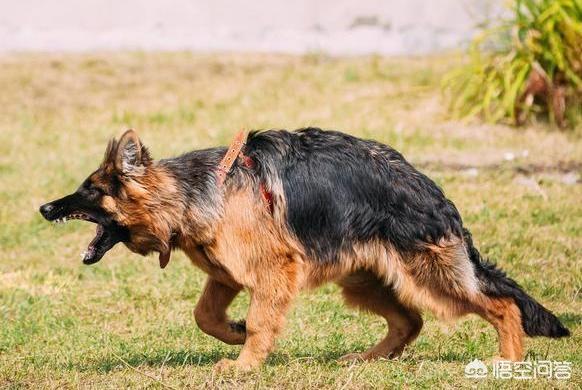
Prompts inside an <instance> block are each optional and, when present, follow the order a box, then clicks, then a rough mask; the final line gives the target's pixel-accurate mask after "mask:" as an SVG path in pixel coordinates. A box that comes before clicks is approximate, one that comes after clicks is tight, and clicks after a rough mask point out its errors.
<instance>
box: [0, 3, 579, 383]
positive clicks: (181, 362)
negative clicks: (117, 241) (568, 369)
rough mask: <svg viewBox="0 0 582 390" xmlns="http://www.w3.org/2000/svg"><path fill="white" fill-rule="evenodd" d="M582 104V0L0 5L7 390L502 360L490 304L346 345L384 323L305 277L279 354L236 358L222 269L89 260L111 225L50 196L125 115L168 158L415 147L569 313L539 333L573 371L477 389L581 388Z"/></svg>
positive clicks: (327, 375)
mask: <svg viewBox="0 0 582 390" xmlns="http://www.w3.org/2000/svg"><path fill="white" fill-rule="evenodd" d="M581 102H582V0H438V1H436V0H435V1H429V0H383V1H381V0H357V1H356V0H354V1H347V0H335V1H331V0H317V1H308V0H298V1H267V0H256V1H248V2H243V1H226V0H214V1H210V0H208V1H206V0H204V1H203V0H199V1H186V0H167V1H162V0H141V1H138V0H125V1H121V0H119V1H113V0H84V1H72V0H18V1H9V0H0V389H4V388H7V389H20V388H91V389H93V388H99V389H101V388H162V387H163V388H166V387H167V388H202V389H212V388H220V389H222V388H225V387H226V388H253V389H256V388H298V389H311V388H318V389H327V388H329V389H338V388H344V389H361V388H464V387H474V386H475V385H476V383H475V381H473V380H470V379H467V378H465V377H464V374H463V373H464V367H465V365H466V364H467V363H468V362H470V361H473V360H474V359H476V358H478V359H480V360H483V361H485V362H490V361H491V357H492V356H495V355H497V350H496V348H497V342H496V338H497V336H496V334H495V332H494V330H493V328H492V327H490V326H489V325H488V324H486V323H485V322H483V321H482V320H480V319H478V318H476V317H475V318H472V317H469V318H465V319H463V320H462V321H459V322H458V323H455V324H448V325H445V324H443V323H442V322H440V321H437V320H436V319H435V318H434V317H433V316H432V315H431V314H430V313H427V314H426V315H425V316H424V321H425V325H424V329H423V331H422V333H421V334H420V336H419V338H418V339H417V340H416V341H415V343H414V344H413V345H412V346H411V347H410V348H409V349H407V350H406V351H405V352H404V354H403V356H402V357H401V358H400V359H399V360H397V361H390V362H388V361H384V360H382V361H379V362H374V363H365V364H355V365H352V366H349V367H345V366H342V365H340V364H338V363H337V362H336V360H337V358H339V357H340V356H342V355H344V354H346V353H350V352H354V351H362V350H365V349H367V348H368V347H369V346H371V345H372V344H374V343H375V342H377V341H378V340H380V339H381V338H382V337H384V335H385V332H386V326H385V323H384V321H383V320H381V319H379V318H378V317H376V316H371V315H368V314H366V313H360V312H356V311H353V310H351V309H348V308H347V307H346V306H345V305H344V303H343V300H342V298H341V294H340V291H339V289H338V288H337V287H336V286H335V285H328V286H325V287H324V288H321V289H318V290H317V291H315V292H309V293H304V294H301V295H300V297H299V298H298V299H297V302H296V305H295V307H294V308H293V310H292V311H291V313H290V314H289V317H288V322H287V326H286V330H285V332H284V334H283V336H282V337H281V338H280V340H279V343H278V348H277V351H276V352H275V353H274V354H273V355H272V356H271V357H270V358H269V360H268V361H267V364H266V365H265V367H263V368H261V370H259V371H257V372H254V373H252V374H250V375H248V376H244V375H241V376H232V377H218V376H216V375H215V374H213V372H212V365H213V364H214V363H216V362H217V361H218V360H219V359H220V358H222V357H229V358H235V357H236V356H237V355H238V352H239V347H233V346H227V345H225V344H222V343H221V342H219V341H217V340H215V339H213V338H211V337H209V336H207V335H205V334H204V333H202V332H201V331H200V330H199V329H198V328H197V326H196V325H195V323H194V320H193V318H192V310H193V308H194V305H195V303H196V301H197V299H198V297H199V295H200V292H201V289H202V286H203V284H204V280H205V275H204V274H203V272H201V271H200V270H198V269H196V268H194V267H192V265H191V264H190V263H189V261H188V259H186V258H185V256H184V255H183V254H181V253H175V254H174V255H173V256H172V262H171V263H170V264H169V266H168V267H167V268H166V269H164V270H163V271H161V270H160V269H159V266H158V261H157V258H155V257H154V256H150V257H145V258H144V257H141V256H138V255H135V254H133V253H130V252H129V251H128V250H127V249H126V248H125V247H124V246H123V245H118V246H116V247H115V248H113V249H112V250H111V251H110V252H108V253H107V255H106V256H105V257H104V258H103V260H101V261H100V262H99V263H98V264H95V265H93V266H83V265H82V263H81V261H80V260H79V253H81V252H82V251H84V250H85V249H86V246H87V243H88V242H89V241H90V240H91V239H92V238H93V236H94V226H93V225H91V224H88V223H84V222H82V221H70V222H68V223H67V224H59V225H56V226H55V225H54V224H50V223H48V222H46V221H45V220H43V219H42V217H41V216H40V214H39V213H38V207H39V205H41V204H43V203H45V202H47V201H49V200H52V199H56V198H58V197H61V196H63V195H65V194H67V193H70V192H72V191H74V190H75V188H77V187H78V186H79V184H80V183H81V182H82V181H83V180H84V178H85V177H87V176H88V175H89V174H90V173H91V172H92V171H93V170H95V169H96V168H97V167H98V165H99V163H100V162H101V160H102V158H103V153H104V150H105V147H106V144H107V142H108V140H109V139H110V138H111V137H115V136H119V135H120V134H121V133H122V132H123V131H124V130H126V129H128V128H134V129H136V130H137V132H138V134H139V135H140V137H141V139H142V141H143V143H144V144H145V145H147V146H148V147H149V149H150V151H151V152H152V154H153V156H154V157H155V158H164V157H169V156H176V155H179V154H181V153H184V152H187V151H190V150H193V149H201V148H206V147H215V146H218V145H228V144H229V143H230V141H231V139H232V137H233V135H234V134H235V133H236V132H237V131H238V130H239V129H240V128H241V127H245V128H247V129H268V128H286V129H297V128H300V127H304V126H319V127H322V128H325V129H336V130H341V131H344V132H348V133H350V134H353V135H356V136H359V137H363V138H372V139H376V140H378V141H380V142H383V143H386V144H389V145H391V146H392V147H394V148H395V149H397V150H399V151H400V152H402V153H403V154H404V156H405V157H406V159H407V160H409V161H410V162H411V163H413V164H414V165H415V166H416V167H417V168H419V169H420V170H421V171H423V172H424V173H426V174H427V175H429V176H430V177H431V178H432V179H433V180H435V181H436V182H437V183H438V184H439V185H440V186H442V188H443V190H444V191H445V193H446V195H447V197H448V198H450V199H451V200H452V201H453V202H454V203H455V205H456V206H457V208H458V209H459V210H460V212H461V215H462V216H463V221H464V223H465V225H466V226H467V227H468V228H469V229H470V230H471V231H472V233H473V237H474V240H475V243H476V245H477V246H478V247H479V249H480V251H481V253H482V254H483V255H485V256H487V257H489V258H491V259H492V260H493V261H495V262H497V263H498V264H499V265H500V266H501V267H502V268H503V269H504V270H506V271H507V273H508V274H509V275H510V276H511V277H513V278H515V279H516V280H517V281H518V282H519V283H520V284H521V285H522V286H523V287H524V289H525V290H526V291H528V292H529V293H531V295H532V296H534V297H536V298H537V299H539V300H540V301H541V302H542V303H543V304H544V305H545V306H546V307H548V308H550V309H551V310H552V311H554V312H555V313H556V314H557V315H558V316H559V318H560V319H561V320H562V321H563V322H564V323H565V324H566V325H567V326H568V327H569V328H570V329H571V330H572V337H570V338H567V339H561V340H557V341H551V340H548V339H544V338H536V339H531V340H528V342H527V344H526V352H527V358H528V359H532V360H552V361H554V360H555V361H567V362H571V363H572V364H573V369H572V378H571V380H568V381H556V380H551V381H549V380H545V379H539V380H531V381H526V380H523V381H519V383H516V382H517V381H500V380H495V379H494V378H493V377H491V376H490V377H488V378H487V379H483V380H482V381H481V382H479V383H478V385H483V386H484V387H486V388H507V389H513V388H515V386H517V387H518V388H541V387H555V388H564V389H569V388H580V386H582V370H580V366H581V364H582V354H581V353H580V351H581V350H580V346H581V345H582V335H581V332H580V329H581V325H582V315H581V314H580V313H582V294H581V293H580V292H581V291H582V267H581V266H580V259H582V181H581V170H582V125H581V124H582V121H581V118H582V103H581ZM248 300H249V297H248V294H246V293H242V294H240V295H239V297H237V299H236V300H235V301H234V303H233V306H232V308H231V310H230V312H229V314H230V316H231V317H232V318H234V319H240V318H244V317H245V314H246V310H247V308H248Z"/></svg>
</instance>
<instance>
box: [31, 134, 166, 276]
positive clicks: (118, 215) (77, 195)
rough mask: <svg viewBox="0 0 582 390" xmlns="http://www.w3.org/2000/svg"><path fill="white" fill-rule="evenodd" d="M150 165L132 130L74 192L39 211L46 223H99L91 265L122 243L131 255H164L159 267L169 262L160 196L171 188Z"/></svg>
mask: <svg viewBox="0 0 582 390" xmlns="http://www.w3.org/2000/svg"><path fill="white" fill-rule="evenodd" d="M172 185H173V184H172V183H169V182H167V178H166V181H164V178H160V175H159V174H157V173H156V170H155V169H154V168H153V167H152V159H151V157H150V154H149V152H148V150H147V149H146V148H145V147H144V146H143V145H142V143H141V141H140V140H139V138H138V137H137V134H136V133H135V131H133V130H128V131H126V132H125V133H124V134H123V136H122V137H121V138H120V139H119V141H117V140H115V139H114V140H111V141H110V142H109V145H108V146H107V150H106V152H105V159H104V161H103V163H102V164H101V165H100V166H99V168H98V169H97V170H96V171H95V172H93V173H92V174H91V175H90V176H89V177H88V178H87V179H85V181H83V183H82V184H81V186H80V187H79V188H78V189H77V190H76V191H75V192H74V193H72V194H70V195H67V196H65V197H64V198H61V199H57V200H55V201H53V202H49V203H46V204H44V205H42V206H41V207H40V213H41V214H42V216H43V217H44V218H45V219H47V220H48V221H54V222H66V221H67V220H70V219H81V220H85V221H89V222H92V223H95V224H96V225H97V231H96V235H95V238H94V239H93V240H92V241H91V242H90V243H89V246H88V248H87V250H86V251H85V253H84V254H83V263H85V264H93V263H96V262H98V261H99V260H101V258H102V257H103V255H105V253H106V252H107V251H108V250H110V249H111V248H113V246H114V245H115V244H117V243H119V242H123V243H125V245H126V246H127V247H128V248H129V249H130V250H132V251H134V252H137V253H140V254H143V255H145V254H147V253H149V252H152V251H158V252H160V265H161V266H162V267H164V266H165V265H166V264H167V261H168V260H169V251H170V244H169V241H170V235H171V229H169V228H168V226H166V225H165V224H164V223H163V222H160V218H159V216H156V212H159V207H158V206H159V203H160V199H159V198H160V195H159V193H162V192H163V191H164V190H166V192H167V189H168V188H169V187H172Z"/></svg>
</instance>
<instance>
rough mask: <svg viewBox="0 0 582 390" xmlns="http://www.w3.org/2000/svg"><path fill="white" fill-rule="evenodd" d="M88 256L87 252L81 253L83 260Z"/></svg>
mask: <svg viewBox="0 0 582 390" xmlns="http://www.w3.org/2000/svg"><path fill="white" fill-rule="evenodd" d="M85 256H87V251H83V252H81V259H84V258H85Z"/></svg>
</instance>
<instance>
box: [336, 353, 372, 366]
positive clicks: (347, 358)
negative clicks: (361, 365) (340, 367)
mask: <svg viewBox="0 0 582 390" xmlns="http://www.w3.org/2000/svg"><path fill="white" fill-rule="evenodd" d="M365 360H366V358H365V356H364V354H363V353H357V352H356V353H348V354H347V355H344V356H342V357H340V358H339V359H338V362H340V363H344V364H345V363H354V362H363V361H365Z"/></svg>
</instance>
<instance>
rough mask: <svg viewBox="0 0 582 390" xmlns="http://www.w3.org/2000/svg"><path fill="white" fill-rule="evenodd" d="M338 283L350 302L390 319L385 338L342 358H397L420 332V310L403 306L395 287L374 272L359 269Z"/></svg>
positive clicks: (387, 319)
mask: <svg viewBox="0 0 582 390" xmlns="http://www.w3.org/2000/svg"><path fill="white" fill-rule="evenodd" d="M339 284H340V286H342V288H343V291H342V292H343V295H344V298H345V300H346V302H347V303H348V304H349V305H351V306H355V307H357V308H359V309H362V310H366V311H370V312H372V313H376V314H378V315H380V316H382V317H384V318H385V319H386V321H387V322H388V334H387V335H386V337H384V339H382V341H380V342H379V343H378V344H377V345H375V346H374V347H372V348H370V349H369V350H367V351H365V352H362V353H352V354H348V355H345V356H343V357H342V358H341V360H354V359H360V360H372V359H377V358H396V357H398V356H400V355H401V354H402V351H403V350H404V348H405V347H406V346H407V345H408V344H410V343H411V342H413V341H414V340H415V339H416V337H417V336H418V334H419V333H420V330H421V329H422V324H423V322H422V317H421V315H420V313H419V312H418V311H416V310H414V309H411V308H408V307H406V306H404V305H403V304H402V303H401V302H400V301H399V300H398V298H397V297H396V295H395V293H394V291H393V290H392V288H391V287H389V286H386V285H385V284H383V283H382V282H381V281H380V280H379V279H378V278H377V277H376V276H375V275H374V274H372V273H370V272H367V271H358V272H356V273H354V274H351V275H350V276H348V277H346V278H344V279H343V280H341V281H340V283H339Z"/></svg>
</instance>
